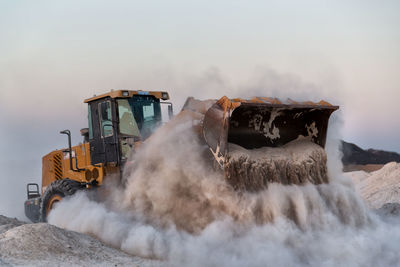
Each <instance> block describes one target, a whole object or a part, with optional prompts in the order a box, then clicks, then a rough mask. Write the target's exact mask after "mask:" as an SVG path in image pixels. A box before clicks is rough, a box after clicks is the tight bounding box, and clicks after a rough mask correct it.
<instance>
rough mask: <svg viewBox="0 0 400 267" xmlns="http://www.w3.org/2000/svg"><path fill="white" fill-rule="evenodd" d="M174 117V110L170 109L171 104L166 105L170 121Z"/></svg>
mask: <svg viewBox="0 0 400 267" xmlns="http://www.w3.org/2000/svg"><path fill="white" fill-rule="evenodd" d="M173 116H174V110H173V109H172V104H171V105H168V117H169V119H172V117H173Z"/></svg>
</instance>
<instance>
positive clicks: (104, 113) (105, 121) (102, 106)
mask: <svg viewBox="0 0 400 267" xmlns="http://www.w3.org/2000/svg"><path fill="white" fill-rule="evenodd" d="M99 113H100V131H101V136H102V137H108V136H112V135H113V127H112V117H111V102H110V101H105V102H101V103H99Z"/></svg>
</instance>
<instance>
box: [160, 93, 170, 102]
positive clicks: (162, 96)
mask: <svg viewBox="0 0 400 267" xmlns="http://www.w3.org/2000/svg"><path fill="white" fill-rule="evenodd" d="M161 99H162V100H168V99H169V96H168V93H165V92H164V93H161Z"/></svg>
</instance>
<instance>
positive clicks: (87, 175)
mask: <svg viewBox="0 0 400 267" xmlns="http://www.w3.org/2000/svg"><path fill="white" fill-rule="evenodd" d="M168 100H169V94H168V92H163V91H141V90H136V91H134V90H112V91H110V92H108V93H105V94H101V95H98V96H94V97H91V98H88V99H86V100H85V101H84V103H87V104H88V128H84V129H82V130H81V135H82V136H83V143H80V144H78V145H75V146H72V145H71V132H70V131H69V130H63V131H61V132H60V133H61V134H65V135H66V136H67V138H68V147H67V148H65V149H60V150H54V151H52V152H50V153H49V154H47V155H45V156H44V157H43V158H42V184H41V188H40V187H39V185H38V184H35V183H29V184H28V185H27V198H28V199H27V200H26V201H25V203H24V206H25V214H26V216H27V217H28V218H29V219H30V220H31V221H33V222H39V221H43V222H44V221H46V220H47V216H48V215H49V212H50V211H51V209H52V208H54V207H55V205H56V204H57V202H59V201H61V200H62V199H63V198H65V197H67V196H71V195H73V194H74V193H76V192H77V191H78V190H91V189H93V188H97V187H99V186H101V185H102V184H103V182H104V181H105V180H106V179H111V178H109V177H120V178H121V177H122V173H123V168H124V167H125V165H126V164H127V162H128V159H129V157H130V155H131V154H132V153H135V150H136V149H137V147H138V146H139V145H140V146H145V145H146V140H147V139H149V138H151V136H152V133H153V132H154V131H156V130H157V128H158V127H164V126H166V127H174V125H176V122H175V124H174V123H173V120H174V119H175V118H176V117H179V115H180V114H182V113H184V112H191V113H196V114H200V124H199V127H198V128H199V129H198V130H197V131H196V132H197V134H198V136H199V140H201V142H203V143H204V145H205V146H207V147H208V154H209V155H208V156H209V158H210V159H211V160H210V166H214V167H216V168H217V169H219V170H220V171H222V172H223V173H224V176H225V178H226V181H227V182H228V183H229V184H230V185H231V186H232V187H233V188H234V189H236V190H249V191H257V190H262V189H264V188H267V187H268V184H269V183H271V182H278V183H283V184H291V183H295V184H303V183H306V182H311V183H314V184H319V183H326V182H328V180H327V179H326V178H325V176H324V169H323V168H322V170H319V171H318V175H309V173H312V169H313V168H314V169H315V165H316V159H315V158H316V156H315V155H311V154H310V155H309V156H307V157H304V158H305V160H304V161H302V162H301V164H300V165H296V168H295V169H294V171H290V168H288V166H286V165H285V166H284V167H282V169H285V170H284V171H283V172H282V170H279V171H278V172H277V168H278V167H277V166H278V165H279V164H278V163H277V161H276V158H277V157H276V155H275V156H271V158H269V155H270V154H268V153H264V154H263V151H266V150H265V149H272V150H273V151H274V153H275V154H279V155H283V158H284V157H286V156H285V151H291V150H290V147H288V144H291V143H292V142H294V141H296V140H299V139H301V138H303V139H307V140H309V141H310V142H312V143H313V144H314V145H315V146H317V147H319V148H321V149H322V150H323V147H324V146H325V141H326V134H327V129H328V121H329V117H330V115H331V113H332V112H333V111H335V110H336V109H338V106H333V105H331V104H329V103H327V102H324V101H320V102H318V103H314V102H296V101H293V100H290V99H289V100H287V101H285V102H283V101H281V100H279V99H277V98H268V97H254V98H252V99H248V100H245V99H240V98H236V99H229V98H227V97H225V96H224V97H222V98H221V99H219V100H209V101H207V102H201V101H198V100H195V99H193V98H188V99H187V101H186V103H185V105H184V106H183V108H182V111H181V112H180V113H179V114H178V115H177V116H175V117H174V116H173V106H172V103H171V102H168ZM204 103H207V104H204ZM162 105H165V106H166V107H167V109H164V108H162ZM162 111H165V113H167V114H168V117H169V119H170V121H169V122H167V123H165V125H164V126H163V124H164V123H163V120H162V117H163V116H162V115H166V114H164V112H162ZM164 117H165V116H164ZM197 118H199V117H198V116H197ZM237 148H239V149H241V150H243V151H245V152H246V151H258V152H257V153H258V154H260V153H261V155H262V157H261V161H263V162H269V164H270V165H268V164H267V167H266V166H263V165H262V164H261V165H260V164H258V163H257V162H256V161H257V160H259V159H257V160H254V159H253V158H251V159H250V158H249V157H248V156H246V157H243V156H240V157H239V158H240V159H236V160H233V159H234V158H235V156H234V155H236V154H237ZM263 149H264V150H263ZM234 151H236V152H234ZM277 151H278V152H277ZM293 153H300V154H304V153H305V151H302V150H301V148H300V152H290V153H289V154H290V155H291V156H292V154H293ZM242 154H243V153H242ZM242 154H241V155H242ZM245 154H246V153H245ZM247 154H248V153H247ZM247 154H246V155H247ZM289 154H288V155H289ZM271 155H272V154H271ZM290 155H289V156H290ZM236 156H237V155H236ZM272 158H273V159H272ZM274 160H275V161H274ZM321 160H322V161H326V158H323V157H322V159H321ZM259 161H260V160H259ZM256 163H257V164H256ZM271 164H272V165H274V166H275V167H273V168H271ZM299 172H306V173H307V175H308V176H321V177H320V178H318V177H317V178H318V179H317V178H316V177H310V179H308V180H307V179H306V180H304V179H303V180H302V179H298V178H296V177H298V173H299ZM293 177H295V178H293Z"/></svg>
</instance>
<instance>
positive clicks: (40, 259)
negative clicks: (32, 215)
mask: <svg viewBox="0 0 400 267" xmlns="http://www.w3.org/2000/svg"><path fill="white" fill-rule="evenodd" d="M0 266H161V264H160V263H159V262H158V261H153V260H147V259H142V258H139V257H133V256H130V255H128V254H126V253H124V252H122V251H120V250H117V249H114V248H111V247H109V246H106V245H104V244H103V243H101V242H100V241H98V240H97V239H95V238H92V237H90V236H88V235H85V234H81V233H77V232H73V231H69V230H65V229H61V228H58V227H56V226H53V225H50V224H47V223H37V224H26V223H23V222H21V221H18V220H17V219H12V218H7V217H5V216H1V215H0Z"/></svg>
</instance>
